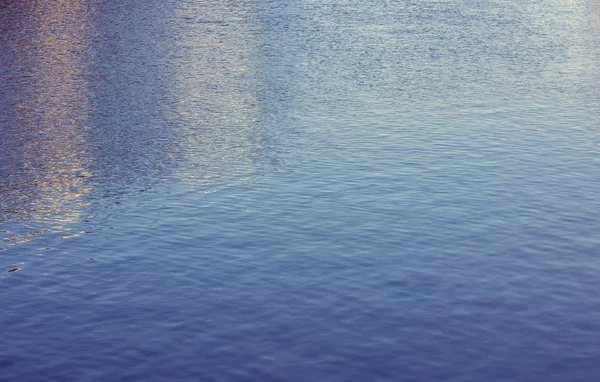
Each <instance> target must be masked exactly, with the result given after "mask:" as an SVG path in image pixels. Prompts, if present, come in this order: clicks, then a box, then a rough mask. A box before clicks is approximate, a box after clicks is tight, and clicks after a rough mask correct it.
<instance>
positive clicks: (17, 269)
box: [8, 268, 21, 273]
mask: <svg viewBox="0 0 600 382" xmlns="http://www.w3.org/2000/svg"><path fill="white" fill-rule="evenodd" d="M20 270H21V268H13V269H9V270H8V272H10V273H13V272H19V271H20Z"/></svg>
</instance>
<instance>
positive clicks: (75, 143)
mask: <svg viewBox="0 0 600 382" xmlns="http://www.w3.org/2000/svg"><path fill="white" fill-rule="evenodd" d="M22 8H25V9H21V13H20V14H25V15H26V16H25V19H24V20H23V21H24V22H23V23H22V24H21V25H22V30H21V29H20V30H16V31H11V33H13V34H14V35H15V36H18V43H17V45H16V49H15V51H14V56H13V63H14V65H15V66H16V67H18V68H19V69H18V70H19V73H18V79H12V80H13V81H19V82H20V84H19V87H18V97H17V99H18V102H16V103H15V105H14V110H11V111H8V112H9V113H10V114H11V115H14V119H13V120H12V121H11V122H12V124H13V125H14V126H13V128H15V129H18V132H17V134H13V135H12V136H11V139H13V140H14V142H11V144H12V146H13V148H14V153H12V155H11V158H12V159H11V161H10V163H7V164H5V166H9V168H8V169H5V170H7V171H8V173H9V174H10V176H11V179H12V181H11V183H10V185H9V187H8V189H7V190H6V189H5V190H2V189H0V192H3V193H6V194H5V195H3V198H4V199H5V200H7V201H8V202H7V203H9V204H11V209H12V211H11V212H12V213H16V214H17V216H21V217H23V219H25V220H26V221H28V222H31V223H36V224H38V223H42V224H43V226H44V228H45V229H61V228H62V226H64V225H65V224H67V223H69V222H73V221H76V220H77V219H79V217H80V214H81V209H82V208H83V207H84V206H85V203H84V202H83V201H82V196H83V195H85V194H87V193H88V192H89V191H90V186H89V185H87V184H86V182H87V181H86V179H87V178H89V177H91V175H92V174H90V173H89V172H88V171H87V169H86V158H87V155H88V154H87V149H86V130H85V128H86V124H87V121H88V114H89V111H90V107H91V106H90V92H89V84H88V82H87V80H86V78H85V75H86V68H87V66H88V62H89V57H88V56H87V55H88V54H89V52H88V46H89V43H90V36H91V30H92V27H91V25H92V24H91V21H90V13H89V12H90V10H89V9H88V8H87V4H86V2H84V1H81V0H53V1H46V0H37V1H29V2H27V3H24V5H22ZM21 17H22V16H21ZM4 147H8V145H6V146H4Z"/></svg>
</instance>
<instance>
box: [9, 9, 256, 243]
mask: <svg viewBox="0 0 600 382" xmlns="http://www.w3.org/2000/svg"><path fill="white" fill-rule="evenodd" d="M91 4H93V6H92V5H91ZM157 15H160V17H157ZM1 17H2V20H0V21H1V22H2V24H3V25H7V26H8V27H6V28H5V29H3V31H2V40H1V41H2V44H3V46H5V47H7V48H9V49H10V50H11V51H10V52H9V49H3V52H5V53H4V54H1V55H0V59H1V60H2V61H3V64H2V67H3V68H5V71H3V72H2V73H1V76H0V81H2V83H3V87H5V88H7V89H8V91H7V92H5V94H4V95H3V96H2V97H0V102H1V103H0V107H1V109H2V111H3V114H5V115H7V116H8V117H7V118H5V119H4V120H2V129H3V139H2V142H1V143H0V145H1V146H0V149H1V150H0V151H1V152H2V154H0V155H2V156H1V157H0V159H1V162H0V171H2V179H1V180H0V193H1V194H0V195H1V197H2V211H1V212H0V214H1V215H0V216H1V219H2V221H13V223H14V224H13V225H14V226H15V227H12V228H11V230H13V231H15V230H19V229H18V228H16V226H17V225H18V224H17V223H16V221H20V222H21V224H22V227H25V226H35V227H38V228H39V229H40V232H43V231H45V230H49V229H50V230H62V229H64V225H65V224H66V223H68V222H73V221H76V220H77V219H80V218H81V214H82V210H83V209H84V207H88V206H89V207H91V209H90V208H88V209H87V212H86V215H94V214H96V212H97V211H98V209H103V208H108V207H110V206H111V205H112V204H113V202H111V200H113V199H114V198H115V197H116V196H117V195H122V194H127V193H138V192H140V191H145V190H147V189H149V188H152V187H154V186H155V185H159V184H170V183H171V182H185V183H189V184H201V185H202V187H207V188H204V189H203V191H210V190H211V189H214V187H216V186H217V185H218V184H219V182H221V181H225V180H227V181H233V182H237V181H239V182H247V181H248V179H249V177H252V176H253V174H255V173H256V170H257V167H258V164H257V163H258V162H257V161H256V157H257V156H258V155H259V154H260V131H259V127H260V121H259V116H258V102H257V100H256V99H255V97H254V93H253V92H254V91H255V89H256V88H257V83H256V81H255V77H256V76H255V72H254V68H252V63H251V56H252V54H253V52H254V50H255V42H254V41H253V39H252V36H253V34H252V31H253V28H254V27H253V23H254V22H255V20H253V14H252V10H251V9H250V7H249V6H248V5H243V4H242V5H239V4H235V3H232V2H228V3H215V2H212V1H196V2H182V3H180V4H178V5H177V6H173V7H165V8H164V7H162V6H161V3H160V2H148V3H144V4H140V5H139V6H138V7H136V8H135V9H134V8H132V7H129V6H127V5H126V4H121V3H119V2H93V3H90V2H89V1H83V0H80V1H73V0H71V1H67V0H62V1H53V2H42V1H22V2H13V3H11V4H10V6H9V7H7V8H5V9H4V10H2V13H1ZM131 20H136V22H135V23H132V22H131ZM221 183H222V182H221ZM92 190H93V191H92ZM17 217H19V218H18V219H17ZM30 231H31V229H28V230H26V232H30ZM7 235H8V234H7ZM9 236H10V235H9ZM9 238H10V237H9ZM10 239H12V238H10Z"/></svg>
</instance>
